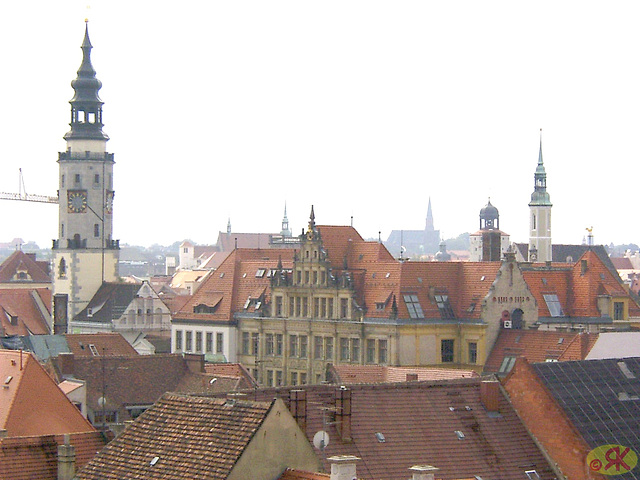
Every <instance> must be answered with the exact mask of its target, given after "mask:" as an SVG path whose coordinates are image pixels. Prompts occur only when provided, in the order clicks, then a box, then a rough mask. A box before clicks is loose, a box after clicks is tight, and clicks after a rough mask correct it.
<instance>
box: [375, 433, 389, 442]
mask: <svg viewBox="0 0 640 480" xmlns="http://www.w3.org/2000/svg"><path fill="white" fill-rule="evenodd" d="M376 438H377V439H378V442H380V443H384V442H386V441H387V440H386V439H385V438H384V435H383V434H382V433H380V432H376Z"/></svg>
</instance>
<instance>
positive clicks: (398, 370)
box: [330, 365, 478, 385]
mask: <svg viewBox="0 0 640 480" xmlns="http://www.w3.org/2000/svg"><path fill="white" fill-rule="evenodd" d="M330 374H333V378H334V382H333V383H336V384H338V385H349V384H354V383H380V382H407V381H413V380H420V381H425V380H445V379H452V378H468V377H477V376H478V374H477V373H476V372H474V371H473V370H457V369H453V368H425V367H387V366H382V365H332V366H331V367H330Z"/></svg>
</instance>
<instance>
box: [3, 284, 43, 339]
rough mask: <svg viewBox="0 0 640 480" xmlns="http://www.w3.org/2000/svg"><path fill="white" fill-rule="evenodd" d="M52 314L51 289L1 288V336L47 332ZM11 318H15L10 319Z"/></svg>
mask: <svg viewBox="0 0 640 480" xmlns="http://www.w3.org/2000/svg"><path fill="white" fill-rule="evenodd" d="M45 315H46V316H45ZM50 315H51V290H49V289H47V288H34V289H31V288H29V289H27V288H0V335H1V336H9V335H41V334H47V333H49V325H48V322H47V317H49V316H50ZM9 318H13V319H14V320H13V321H10V320H9Z"/></svg>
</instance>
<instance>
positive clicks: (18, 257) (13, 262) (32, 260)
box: [0, 250, 51, 284]
mask: <svg viewBox="0 0 640 480" xmlns="http://www.w3.org/2000/svg"><path fill="white" fill-rule="evenodd" d="M19 272H23V273H24V274H25V275H26V278H20V274H19ZM0 283H11V284H16V283H48V284H50V283H51V277H50V276H49V262H45V261H38V260H36V254H35V253H24V252H23V251H21V250H16V251H15V252H13V253H12V254H11V255H9V257H8V258H7V259H6V260H5V261H4V262H2V265H0Z"/></svg>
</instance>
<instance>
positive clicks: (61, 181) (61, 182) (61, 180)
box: [60, 175, 64, 188]
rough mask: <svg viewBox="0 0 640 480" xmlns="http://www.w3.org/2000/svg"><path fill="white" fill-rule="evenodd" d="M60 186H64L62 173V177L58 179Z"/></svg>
mask: <svg viewBox="0 0 640 480" xmlns="http://www.w3.org/2000/svg"><path fill="white" fill-rule="evenodd" d="M60 186H61V187H62V188H64V175H62V178H61V179H60Z"/></svg>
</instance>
